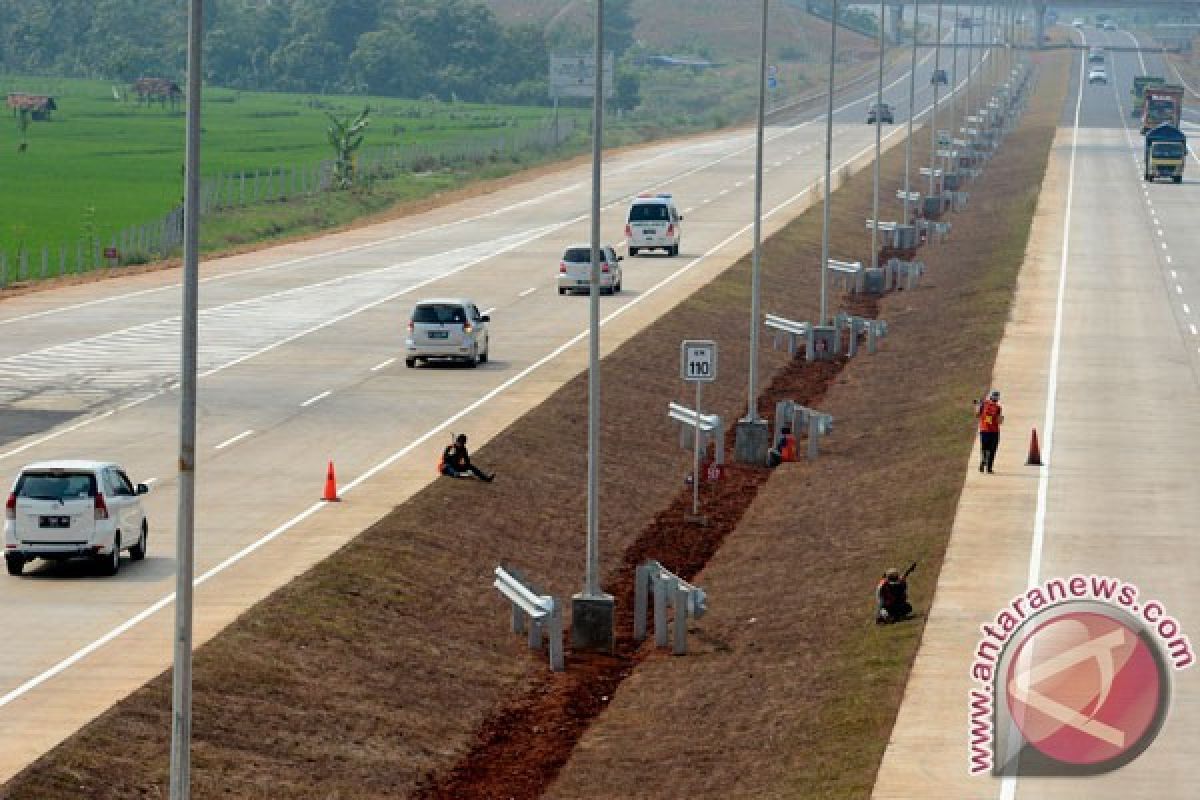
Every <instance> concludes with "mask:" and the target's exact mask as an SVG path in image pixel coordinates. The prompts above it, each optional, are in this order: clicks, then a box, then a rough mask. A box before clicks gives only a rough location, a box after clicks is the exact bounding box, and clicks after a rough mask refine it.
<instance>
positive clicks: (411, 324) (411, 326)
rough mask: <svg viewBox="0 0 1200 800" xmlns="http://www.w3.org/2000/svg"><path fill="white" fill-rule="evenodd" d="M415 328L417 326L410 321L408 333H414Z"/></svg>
mask: <svg viewBox="0 0 1200 800" xmlns="http://www.w3.org/2000/svg"><path fill="white" fill-rule="evenodd" d="M415 327H416V326H415V325H413V321H412V320H411V319H410V320H409V321H408V332H409V333H412V332H413V329H414V328H415Z"/></svg>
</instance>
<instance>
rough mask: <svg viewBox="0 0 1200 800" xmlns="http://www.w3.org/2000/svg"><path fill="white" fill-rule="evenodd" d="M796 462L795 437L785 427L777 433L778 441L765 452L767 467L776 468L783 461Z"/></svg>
mask: <svg viewBox="0 0 1200 800" xmlns="http://www.w3.org/2000/svg"><path fill="white" fill-rule="evenodd" d="M795 460H796V437H795V436H794V435H793V434H792V429H791V428H789V427H788V426H787V425H784V426H783V429H782V430H781V431H780V432H779V441H778V442H776V443H775V446H774V447H773V448H771V449H770V450H768V451H767V466H768V467H777V466H779V465H780V464H782V463H783V462H784V461H795Z"/></svg>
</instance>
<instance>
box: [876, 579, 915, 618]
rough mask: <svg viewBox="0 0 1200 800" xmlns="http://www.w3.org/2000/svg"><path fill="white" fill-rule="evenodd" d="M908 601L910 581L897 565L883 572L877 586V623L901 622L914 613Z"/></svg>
mask: <svg viewBox="0 0 1200 800" xmlns="http://www.w3.org/2000/svg"><path fill="white" fill-rule="evenodd" d="M912 610H913V609H912V606H911V605H910V604H909V602H908V581H907V580H906V579H905V577H904V576H902V575H901V574H900V570H898V569H896V568H895V567H893V568H891V569H889V570H888V571H887V572H885V573H884V574H883V578H882V579H881V580H880V581H879V585H878V586H876V587H875V623H876V624H878V625H885V624H888V623H892V622H899V621H900V620H902V619H905V618H906V617H908V615H909V614H911V613H912Z"/></svg>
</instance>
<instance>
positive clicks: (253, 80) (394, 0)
mask: <svg viewBox="0 0 1200 800" xmlns="http://www.w3.org/2000/svg"><path fill="white" fill-rule="evenodd" d="M630 2H631V0H608V2H607V3H606V8H605V16H606V22H607V32H606V37H607V43H608V46H609V48H610V49H612V50H614V51H616V52H617V54H618V55H620V54H621V53H623V52H624V51H625V50H626V49H628V48H629V47H630V45H631V44H632V43H633V28H634V23H635V20H634V19H633V17H632V16H631V14H630V11H629V7H630ZM205 16H206V19H205V38H204V62H205V63H204V73H205V80H206V81H207V82H209V83H210V84H213V85H218V86H228V87H233V88H242V89H255V90H274V91H293V92H339V93H340V92H354V93H363V94H367V93H369V94H377V95H388V96H395V97H424V96H427V95H433V96H436V97H438V98H441V99H445V100H449V99H454V98H457V99H459V100H464V101H483V102H508V103H544V102H547V98H546V91H547V89H546V73H547V69H548V55H549V53H550V52H580V51H581V50H582V51H589V52H590V43H589V42H590V37H589V36H588V35H587V31H586V29H585V28H580V27H571V26H569V25H564V26H555V27H554V28H553V30H552V32H551V33H549V34H548V33H547V32H546V29H545V27H544V26H542V25H537V24H517V25H505V24H503V23H501V22H500V21H499V20H498V19H497V18H496V15H495V14H494V13H493V12H492V11H491V10H490V9H489V8H488V7H487V6H485V5H483V4H482V3H480V2H477V1H476V0H208V2H206V4H205ZM186 33H187V3H186V2H185V0H0V70H2V71H4V72H10V73H11V72H16V73H26V74H29V73H33V74H52V75H61V76H67V77H88V78H103V79H108V80H114V81H122V82H130V81H133V80H135V79H136V78H138V77H141V76H145V75H155V76H159V77H168V78H174V79H178V80H180V82H182V78H183V73H184V66H185V44H186V42H185V38H186ZM625 83H626V87H625V88H626V95H628V93H629V90H631V89H632V92H633V94H634V95H636V86H630V85H629V80H628V78H626V81H625ZM620 90H621V87H620V86H618V92H619V93H620ZM621 99H622V98H621V97H618V102H619V103H620V102H621ZM624 99H625V100H626V104H628V101H629V100H630V99H631V98H629V97H628V96H626V97H625V98H624Z"/></svg>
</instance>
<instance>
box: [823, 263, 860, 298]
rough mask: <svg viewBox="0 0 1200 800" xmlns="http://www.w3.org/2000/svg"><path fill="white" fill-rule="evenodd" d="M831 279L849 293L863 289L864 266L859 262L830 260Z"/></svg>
mask: <svg viewBox="0 0 1200 800" xmlns="http://www.w3.org/2000/svg"><path fill="white" fill-rule="evenodd" d="M829 271H830V272H831V273H833V274H832V275H831V276H830V278H831V279H832V280H833V281H834V282H835V283H836V284H838V285H840V286H841V287H842V288H844V289H845V290H846V291H848V292H861V291H862V289H863V285H862V282H863V265H862V263H861V262H858V261H836V260H834V259H832V258H831V259H829Z"/></svg>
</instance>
